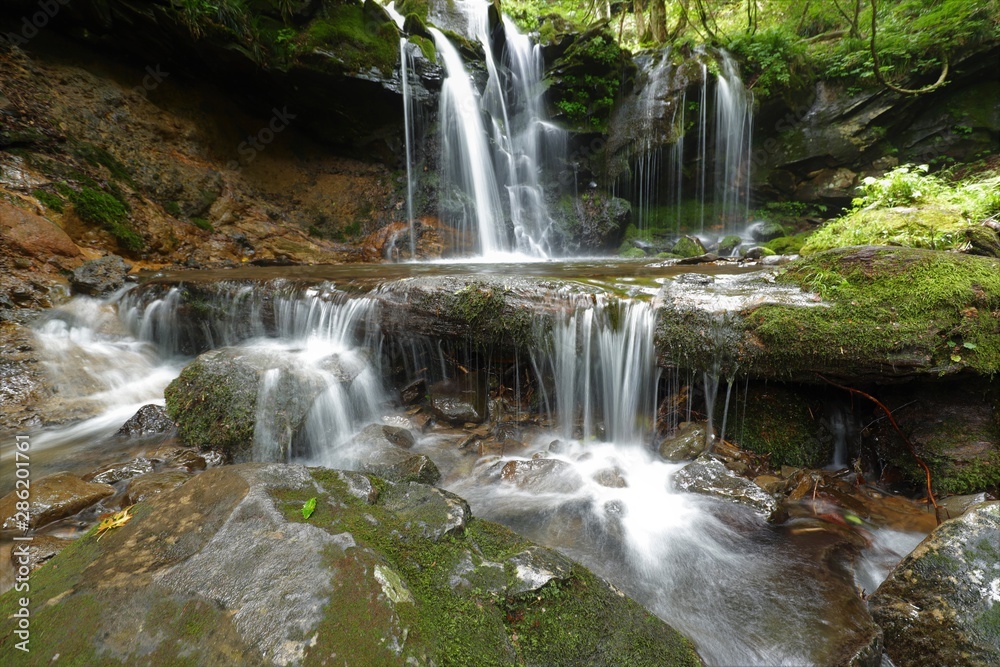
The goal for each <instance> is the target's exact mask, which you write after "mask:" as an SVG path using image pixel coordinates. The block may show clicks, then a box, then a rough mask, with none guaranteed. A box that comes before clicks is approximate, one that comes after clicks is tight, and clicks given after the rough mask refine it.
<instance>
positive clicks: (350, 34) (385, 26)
mask: <svg viewBox="0 0 1000 667" xmlns="http://www.w3.org/2000/svg"><path fill="white" fill-rule="evenodd" d="M368 2H369V3H370V2H371V0H368ZM377 11H378V13H376V12H375V11H373V10H369V9H368V3H366V4H365V6H362V5H355V4H341V5H334V6H332V7H328V8H327V12H326V14H327V15H326V16H324V17H322V18H317V19H315V20H314V21H313V22H312V23H310V24H309V26H308V28H307V29H306V37H305V48H306V49H307V50H313V49H323V50H327V51H329V52H330V53H331V54H332V55H334V57H336V58H337V59H339V60H340V62H341V63H342V64H343V65H344V67H345V69H347V70H348V71H361V70H366V69H369V68H371V67H375V68H376V69H378V70H379V71H381V72H382V73H383V74H391V73H392V69H393V67H395V65H396V61H397V60H398V57H399V31H398V29H397V28H396V24H395V23H393V22H392V21H388V20H385V16H384V14H382V10H381V8H378V9H377Z"/></svg>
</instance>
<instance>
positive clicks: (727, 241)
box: [718, 234, 743, 257]
mask: <svg viewBox="0 0 1000 667" xmlns="http://www.w3.org/2000/svg"><path fill="white" fill-rule="evenodd" d="M741 243H743V239H742V238H740V237H739V236H737V235H736V234H730V235H728V236H723V237H722V240H721V241H719V247H718V253H719V255H720V256H722V257H729V256H730V255H732V254H733V252H734V251H735V250H736V249H737V248H738V247H740V244H741Z"/></svg>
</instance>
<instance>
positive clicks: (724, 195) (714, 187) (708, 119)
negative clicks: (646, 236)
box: [612, 48, 753, 234]
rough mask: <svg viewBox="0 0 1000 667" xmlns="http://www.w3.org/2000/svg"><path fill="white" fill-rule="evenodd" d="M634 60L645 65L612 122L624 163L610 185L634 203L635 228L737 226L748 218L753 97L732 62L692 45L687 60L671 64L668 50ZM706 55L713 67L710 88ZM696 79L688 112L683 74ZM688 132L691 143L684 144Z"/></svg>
mask: <svg viewBox="0 0 1000 667" xmlns="http://www.w3.org/2000/svg"><path fill="white" fill-rule="evenodd" d="M636 60H637V62H638V63H639V64H640V67H641V68H642V69H643V70H644V72H643V74H642V78H641V80H640V82H639V85H638V90H637V92H636V94H635V96H634V97H633V98H632V100H631V101H630V102H628V103H626V104H625V105H623V106H622V107H621V108H620V109H619V111H618V112H617V113H616V119H615V122H614V123H613V125H614V126H615V128H616V129H615V130H614V132H617V133H619V135H620V136H619V137H618V138H617V141H618V143H617V145H618V146H620V147H621V150H624V152H625V154H626V155H627V159H628V163H629V165H630V168H629V169H627V170H625V171H624V172H623V173H622V174H621V175H620V176H619V177H618V181H616V183H615V184H614V186H613V188H612V191H613V192H617V191H619V190H623V191H624V193H625V194H626V196H628V197H629V198H630V199H631V200H632V201H633V210H634V211H635V220H636V225H637V226H638V227H639V228H640V229H662V228H663V227H665V226H666V224H667V222H668V220H673V223H674V231H677V232H679V231H681V230H682V229H684V230H687V231H691V232H696V233H699V234H704V233H706V232H707V231H708V230H714V231H717V232H722V233H734V232H737V231H739V230H741V229H742V228H743V227H744V225H745V223H746V222H747V221H748V219H749V206H750V185H749V184H750V155H751V141H752V136H751V135H752V131H753V98H752V96H751V95H750V93H749V92H748V91H747V90H746V88H745V87H744V85H743V82H742V80H741V79H740V76H739V70H738V68H737V65H736V62H735V61H734V60H733V58H732V57H731V56H730V55H729V54H728V53H727V52H725V51H724V50H719V51H717V52H716V51H712V52H709V51H706V50H705V49H697V50H696V52H695V55H694V59H692V60H688V61H686V62H684V63H681V64H680V65H677V66H675V65H673V64H672V61H671V52H670V49H669V48H667V49H664V50H663V51H661V52H658V53H656V54H653V55H642V56H639V57H638V58H637V59H636ZM711 61H714V62H716V63H717V65H718V70H719V71H718V74H717V75H716V76H715V77H714V93H712V92H711V91H710V86H709V79H711V78H712V75H711V73H710V68H709V64H710V62H711ZM693 72H697V74H694V73H693ZM695 77H697V78H698V79H700V85H699V86H698V88H697V91H698V96H697V100H698V102H697V104H698V110H697V113H696V114H692V115H691V116H692V117H690V118H689V116H688V109H687V108H686V107H687V104H688V93H689V88H693V85H690V84H689V79H692V78H695ZM691 92H692V95H691V98H692V103H693V102H694V99H695V95H694V91H691ZM688 133H694V134H693V137H694V138H695V139H696V140H697V141H696V142H694V141H692V142H688V141H687V135H688ZM612 143H613V145H615V138H613V139H612ZM668 144H669V146H670V149H669V152H666V151H664V150H663V147H664V146H666V145H668ZM686 165H689V166H688V169H687V170H685V166H686ZM685 200H690V201H691V202H692V205H693V204H694V203H697V211H695V209H694V208H693V206H692V208H687V207H685V206H684V202H685ZM668 206H672V207H673V208H674V212H673V214H668V213H667V207H668Z"/></svg>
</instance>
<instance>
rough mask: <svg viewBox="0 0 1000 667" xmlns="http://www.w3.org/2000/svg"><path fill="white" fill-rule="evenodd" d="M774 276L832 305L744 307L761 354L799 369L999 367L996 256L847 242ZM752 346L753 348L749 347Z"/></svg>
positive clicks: (999, 268)
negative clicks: (749, 309)
mask: <svg viewBox="0 0 1000 667" xmlns="http://www.w3.org/2000/svg"><path fill="white" fill-rule="evenodd" d="M778 280H779V281H780V282H783V283H789V284H795V285H799V286H800V287H802V288H803V289H805V290H810V291H814V292H818V293H819V294H820V296H822V297H823V298H824V299H825V300H826V301H828V302H829V303H830V306H829V307H822V306H820V307H813V308H803V307H791V306H777V305H768V306H762V307H760V308H758V309H756V310H754V311H753V312H751V313H749V315H748V316H747V318H746V326H747V328H748V329H749V331H750V332H751V334H752V337H753V341H754V343H755V345H759V346H760V348H762V350H761V349H759V348H758V350H756V352H762V351H763V352H764V353H763V354H756V356H757V357H758V360H759V361H762V362H763V363H764V364H766V365H767V366H769V369H766V370H770V371H772V372H773V373H775V374H778V375H780V374H781V373H782V369H784V371H785V372H786V373H790V372H792V371H795V370H798V369H802V368H815V369H824V368H825V369H829V370H831V371H837V370H838V369H843V370H845V371H850V370H851V369H859V368H860V369H868V372H869V373H870V372H871V370H872V369H878V368H879V367H881V368H883V369H885V373H886V375H891V374H892V373H895V372H897V371H899V370H906V369H910V370H913V371H919V372H924V373H928V372H929V373H935V372H936V373H940V374H945V373H953V372H957V371H960V370H963V369H969V370H973V371H975V372H978V373H982V374H987V375H991V374H993V373H996V372H997V371H998V370H1000V261H997V260H996V259H992V258H986V257H972V256H967V255H957V254H952V253H944V252H933V251H923V250H914V249H905V248H897V249H888V248H885V249H879V248H871V247H868V248H847V249H840V250H834V251H828V252H826V253H821V254H817V255H814V256H811V257H809V258H807V259H804V260H800V261H798V262H795V263H793V264H792V265H789V268H788V270H786V271H785V272H784V273H783V274H782V275H781V276H779V278H778ZM749 351H750V352H751V353H754V350H749Z"/></svg>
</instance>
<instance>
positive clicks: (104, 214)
mask: <svg viewBox="0 0 1000 667" xmlns="http://www.w3.org/2000/svg"><path fill="white" fill-rule="evenodd" d="M69 198H70V201H72V202H73V207H74V209H75V211H76V214H77V215H78V216H79V217H80V219H81V220H83V221H84V222H89V223H92V224H95V225H100V226H101V227H103V228H104V229H105V230H106V231H107V232H108V233H110V234H111V235H112V236H113V237H115V240H116V241H118V245H119V246H121V247H122V248H124V249H125V250H130V251H132V252H139V251H141V250H142V249H143V248H145V247H146V241H145V240H144V239H143V238H142V237H141V236H140V235H139V233H138V232H136V231H135V229H134V228H133V227H132V224H131V222H130V221H129V210H128V207H127V206H126V205H125V204H124V203H123V202H122V201H121V200H119V199H117V198H115V197H114V196H112V195H110V194H108V193H106V192H101V191H100V190H96V189H94V188H91V187H82V188H80V189H79V190H74V191H71V192H70V195H69Z"/></svg>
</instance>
